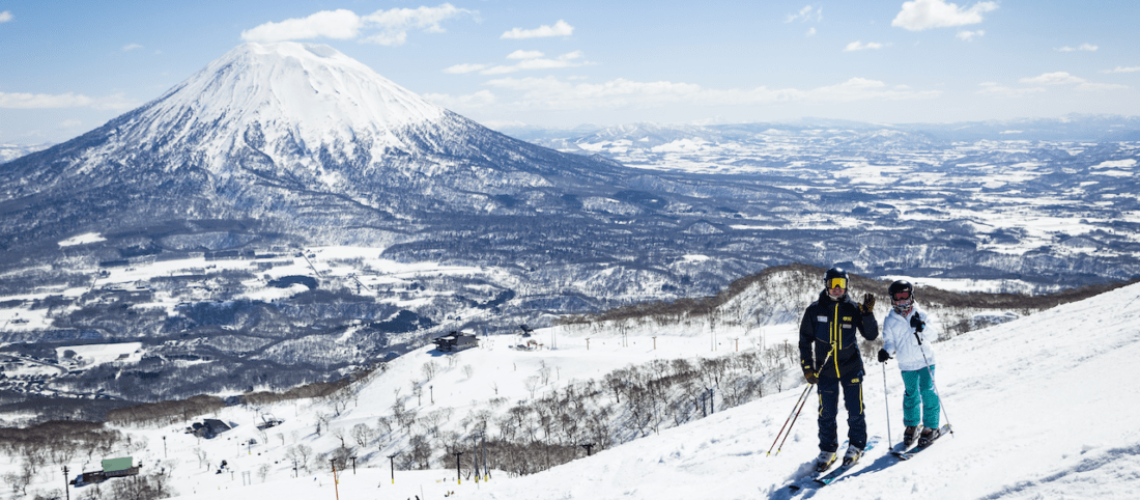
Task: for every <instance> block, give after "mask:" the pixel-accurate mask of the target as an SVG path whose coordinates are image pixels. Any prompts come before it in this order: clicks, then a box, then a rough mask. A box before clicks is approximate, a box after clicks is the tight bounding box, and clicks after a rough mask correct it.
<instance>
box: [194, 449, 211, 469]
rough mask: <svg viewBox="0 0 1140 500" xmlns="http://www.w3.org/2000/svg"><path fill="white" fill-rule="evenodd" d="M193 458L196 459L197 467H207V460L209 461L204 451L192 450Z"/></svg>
mask: <svg viewBox="0 0 1140 500" xmlns="http://www.w3.org/2000/svg"><path fill="white" fill-rule="evenodd" d="M194 456H196V457H198V466H199V467H206V466H207V465H208V463H209V462H207V459H209V456H207V455H206V450H203V449H202V448H194Z"/></svg>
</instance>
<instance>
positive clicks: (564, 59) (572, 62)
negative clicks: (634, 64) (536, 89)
mask: <svg viewBox="0 0 1140 500" xmlns="http://www.w3.org/2000/svg"><path fill="white" fill-rule="evenodd" d="M536 54H537V56H538V57H535V55H536ZM583 57H585V54H583V53H582V51H580V50H575V51H574V52H569V53H566V54H562V55H560V56H558V58H557V59H548V58H544V57H542V53H541V52H524V51H516V52H513V53H511V54H510V55H508V56H507V59H521V60H520V61H519V62H517V63H515V64H514V65H510V66H508V65H498V66H493V67H490V68H487V67H485V66H482V65H476V64H472V65H462V64H461V65H457V66H470V67H475V66H480V68H479V70H478V71H479V72H480V74H483V75H505V74H508V73H515V72H518V71H525V70H529V69H556V68H572V67H577V66H588V65H591V64H593V63H591V62H588V61H578V60H579V59H582V58H583ZM452 68H456V66H452ZM448 69H451V68H448ZM464 69H467V68H464ZM445 71H447V70H445ZM471 71H476V70H471ZM448 72H450V73H458V72H459V71H448Z"/></svg>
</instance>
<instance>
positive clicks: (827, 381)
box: [818, 370, 867, 452]
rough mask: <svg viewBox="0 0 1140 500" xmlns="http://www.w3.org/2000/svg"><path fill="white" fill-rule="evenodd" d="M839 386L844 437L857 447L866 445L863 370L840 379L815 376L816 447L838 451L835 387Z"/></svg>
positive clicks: (837, 412)
mask: <svg viewBox="0 0 1140 500" xmlns="http://www.w3.org/2000/svg"><path fill="white" fill-rule="evenodd" d="M841 387H842V389H843V404H844V406H845V407H846V408H847V440H848V442H849V443H850V444H851V445H853V446H855V447H857V448H859V449H863V447H865V446H867V420H866V419H865V418H864V413H863V371H862V370H860V371H859V372H858V373H856V374H855V375H854V376H846V377H843V378H832V377H826V378H820V379H819V386H818V390H819V450H820V451H831V452H834V451H837V450H839V436H838V428H837V425H836V422H835V419H836V417H838V416H839V390H840V388H841Z"/></svg>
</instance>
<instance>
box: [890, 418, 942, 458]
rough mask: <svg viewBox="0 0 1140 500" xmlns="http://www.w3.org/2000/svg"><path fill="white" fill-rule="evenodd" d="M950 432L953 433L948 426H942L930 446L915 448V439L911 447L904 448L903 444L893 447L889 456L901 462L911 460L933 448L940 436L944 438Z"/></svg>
mask: <svg viewBox="0 0 1140 500" xmlns="http://www.w3.org/2000/svg"><path fill="white" fill-rule="evenodd" d="M951 432H953V431H951V430H950V424H946V425H943V426H942V428H940V429H938V437H937V438H934V441H931V442H930V444H928V445H926V446H917V444H916V443H917V442H918V440H917V439H915V442H914V443H911V446H905V445H904V444H903V443H899V444H897V445H895V447H894V448H892V449H891V455H894V456H895V457H896V458H898V459H899V460H903V461H906V460H910V459H911V458H914V456H915V455H917V454H918V453H920V452H922V451H923V450H925V449H927V448H930V447H931V446H933V445H934V442H935V441H938V439H939V438H941V437H942V436H945V435H947V434H950V433H951Z"/></svg>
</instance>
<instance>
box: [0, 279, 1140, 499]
mask: <svg viewBox="0 0 1140 500" xmlns="http://www.w3.org/2000/svg"><path fill="white" fill-rule="evenodd" d="M559 332H561V330H557V331H556V330H554V329H551V330H539V331H538V332H536V335H535V336H534V337H533V339H537V340H538V341H539V342H540V343H542V344H543V347H542V349H540V350H535V351H527V350H519V349H514V348H512V347H513V346H514V345H515V342H516V340H515V339H514V337H511V336H499V337H490V338H489V339H486V340H484V342H483V345H481V346H480V347H479V348H478V349H473V350H468V351H464V352H461V353H459V354H454V355H442V354H440V353H438V352H435V351H432V350H431V349H430V348H424V349H421V350H418V351H414V352H412V353H410V354H408V355H406V356H403V357H401V358H399V359H397V360H395V361H393V362H392V363H390V367H389V370H388V372H387V373H385V374H383V375H381V376H379V377H377V378H375V379H373V380H372V381H370V382H368V383H367V384H365V385H364V386H362V387H360V389H359V393H358V394H359V398H358V401H357V402H356V403H355V404H354V405H350V406H349V408H348V409H347V410H346V411H345V412H344V413H343V414H342V415H341V416H339V417H336V418H334V419H333V420H332V421H331V423H330V425H331V427H332V428H333V429H336V428H342V429H347V428H349V427H351V426H353V425H355V424H357V423H360V422H368V421H373V420H374V419H375V418H376V417H377V416H379V415H380V414H383V413H384V412H385V407H387V406H390V405H391V403H392V402H393V398H394V397H395V396H394V394H393V393H394V390H395V389H397V388H400V387H403V388H404V393H405V397H406V393H407V392H408V387H409V386H410V383H411V382H413V381H416V380H420V375H421V373H420V368H421V366H422V365H424V364H425V363H428V362H431V361H436V362H438V363H441V364H444V365H448V367H446V368H442V369H441V371H440V373H439V374H438V375H437V376H436V377H435V378H434V379H433V380H432V381H431V385H433V390H432V392H431V393H430V395H429V394H428V393H425V394H424V395H423V397H422V401H420V402H419V403H418V405H417V402H416V398H412V400H411V405H413V407H415V408H419V409H420V411H421V412H427V411H432V410H433V409H438V408H442V407H454V408H456V417H455V418H458V417H459V416H460V415H462V414H464V413H465V412H466V408H465V406H466V405H467V404H469V402H474V401H476V400H479V399H482V398H487V397H491V396H492V394H498V395H499V396H502V397H506V398H508V399H510V400H512V401H513V400H527V399H530V398H533V397H534V395H533V394H531V392H530V391H529V390H528V389H527V388H526V387H525V386H524V383H523V379H524V378H525V377H526V376H529V375H530V374H533V373H534V372H535V371H536V369H537V368H538V367H539V366H549V367H553V368H555V370H556V371H555V373H554V376H553V377H551V378H552V380H551V382H550V384H549V385H548V386H546V387H540V388H538V391H543V390H548V389H549V388H551V387H558V386H559V384H565V383H568V382H569V380H571V379H577V380H584V379H585V378H588V377H601V376H603V375H604V374H605V373H607V372H608V371H609V370H612V369H614V368H618V367H622V366H625V365H626V364H628V363H643V362H645V361H648V360H651V359H654V358H662V359H668V358H678V357H685V358H691V357H694V356H715V355H724V354H727V353H728V352H729V351H730V350H731V349H733V348H734V347H735V346H733V344H732V342H731V340H730V339H719V340H717V341H716V346H714V345H711V344H710V339H709V338H708V337H707V336H706V337H704V338H702V337H699V336H696V337H694V336H692V335H688V334H686V332H681V331H675V332H662V333H660V334H658V335H657V336H656V338H647V337H632V338H629V339H626V340H623V339H622V337H621V336H620V334H618V333H616V332H613V333H611V334H608V335H607V333H606V332H604V331H603V332H591V333H590V334H589V337H590V339H589V340H587V339H586V338H584V337H585V335H582V336H569V335H565V334H562V333H559ZM740 345H741V348H745V349H747V348H751V344H749V343H747V342H741V343H740ZM554 346H556V348H552V347H554ZM713 347H716V349H717V351H713ZM934 349H935V352H936V353H937V356H938V360H939V361H938V366H937V368H938V369H937V373H936V375H937V379H936V381H937V388H938V391H939V392H940V393H941V396H942V403H943V410H944V411H943V414H942V421H943V423H946V422H949V423H950V424H952V425H953V428H954V430H955V432H954V434H953V435H949V436H946V437H944V438H942V440H940V441H939V442H938V443H937V444H936V445H935V446H934V447H932V448H931V449H929V450H927V451H925V452H924V453H922V454H920V455H918V456H916V457H915V458H914V459H913V460H910V461H908V462H898V461H897V460H896V459H895V458H893V457H892V456H891V455H889V454H888V453H887V450H888V448H889V445H890V444H892V443H897V442H898V441H899V439H900V437H901V434H902V424H901V419H902V408H901V400H902V393H903V388H902V381H901V377H900V375H899V371H898V368H897V365H896V364H895V363H894V362H893V361H891V362H888V363H887V364H885V365H881V364H879V363H875V362H869V363H867V370H868V371H867V374H866V377H865V383H864V387H863V389H864V401H865V404H866V412H867V421H868V427H869V429H868V430H869V433H870V434H871V435H872V436H878V437H880V438H881V439H882V444H881V445H880V446H878V447H877V448H875V449H873V450H871V451H869V452H868V454H867V455H865V456H864V457H863V459H862V461H861V462H860V463H859V464H858V465H857V466H856V468H855V469H853V470H852V471H851V472H850V473H848V474H847V475H846V476H845V477H844V478H843V479H841V480H839V481H838V482H836V483H834V484H832V485H831V486H828V487H826V488H823V489H816V488H814V487H812V486H810V485H808V486H807V487H806V488H805V489H803V490H800V491H798V492H793V491H791V490H790V489H788V488H787V486H788V485H789V484H791V483H792V482H793V481H795V480H796V478H797V477H800V476H802V475H804V474H805V473H806V472H807V471H808V469H809V467H810V465H809V464H810V463H811V461H812V459H813V458H814V457H815V455H816V454H817V452H818V449H817V446H816V444H817V441H816V436H815V434H816V423H815V421H814V419H813V418H811V414H812V413H814V412H813V408H810V407H811V406H812V404H814V403H812V404H809V409H807V410H805V415H804V416H803V417H801V418H800V420H799V421H798V422H797V423H796V425H795V427H794V429H793V430H792V432H791V437H790V438H789V439H788V441H787V443H786V444H784V445H783V448H782V452H780V453H779V454H778V455H772V456H769V455H768V454H767V451H768V449H769V448H770V447H771V445H772V444H773V440H774V439H775V437H776V434H777V432H778V431H779V430H780V427H781V425H782V424H783V423H784V422H785V420H786V418H787V417H788V415H789V412H790V410H791V409H792V407H793V404H794V403H795V401H796V399H797V397H798V396H799V395H800V394H801V392H802V391H803V389H804V386H803V385H802V384H801V383H800V382H798V375H796V374H794V373H792V374H790V375H789V380H793V379H795V380H797V382H796V383H794V384H788V385H786V386H785V388H784V391H783V392H781V393H778V394H776V395H773V396H769V397H766V398H762V399H759V400H757V401H754V402H752V403H748V404H744V405H742V406H739V407H735V408H732V409H728V410H725V411H721V410H720V409H719V408H718V409H717V412H716V413H715V414H713V415H711V416H709V417H707V418H704V419H699V420H697V421H695V422H692V423H689V424H685V425H682V426H680V427H676V428H671V429H664V430H662V431H661V432H660V434H655V435H650V436H648V437H645V438H641V439H637V440H634V441H631V442H629V443H626V444H621V445H616V446H612V447H610V448H608V449H605V450H600V451H597V450H595V452H594V454H593V456H591V457H583V458H580V459H578V460H575V461H573V462H570V463H568V464H566V465H563V466H560V467H556V468H554V469H551V470H548V471H545V472H542V473H538V474H534V475H530V476H523V477H510V476H508V475H507V474H506V473H504V472H501V471H498V472H496V471H492V475H493V477H492V479H491V480H490V481H489V482H475V481H474V480H471V479H466V478H465V479H463V480H462V483H459V482H458V481H457V480H456V477H455V474H454V469H451V470H448V469H440V470H431V471H399V470H397V471H396V472H395V482H394V483H393V482H392V479H391V472H390V471H389V468H388V460H387V458H386V457H384V456H380V455H379V453H377V452H375V451H373V452H366V451H364V450H361V452H360V453H361V457H360V458H359V459H358V464H357V470H356V471H355V472H353V471H351V470H349V471H341V475H340V482H339V484H336V485H334V484H333V482H332V473H331V471H327V470H319V469H314V470H313V471H312V472H309V473H304V472H302V473H301V474H300V477H298V478H294V477H293V474H294V473H293V471H292V470H291V468H290V467H289V466H288V465H285V464H287V463H288V462H287V461H285V460H283V453H284V450H285V448H286V447H287V446H292V445H293V444H294V443H301V442H304V443H307V444H309V445H311V446H312V447H313V449H314V452H326V451H331V450H332V449H334V448H335V447H336V446H337V443H338V442H337V440H336V439H335V438H334V437H332V436H330V434H331V433H330V432H326V433H325V434H324V436H323V437H320V438H318V437H316V436H315V435H314V434H313V432H312V428H313V426H314V422H316V415H318V414H325V415H328V414H329V409H328V408H326V407H325V406H324V404H322V403H318V404H313V405H309V404H308V403H302V404H296V403H287V404H284V405H279V406H276V407H273V408H265V409H263V410H271V411H272V412H273V413H274V414H275V415H276V416H277V417H283V418H284V419H285V420H286V422H285V424H283V425H282V426H280V427H278V428H274V429H270V430H269V433H268V439H264V438H263V435H259V434H258V433H257V431H256V430H255V429H253V425H250V422H251V421H252V420H254V416H253V415H252V410H250V409H249V408H245V407H230V408H226V409H225V410H223V411H222V412H220V415H219V417H220V418H223V419H224V420H227V421H231V422H238V423H239V425H238V427H236V428H235V429H234V430H233V431H230V432H228V433H226V434H223V435H222V436H219V437H218V438H215V439H212V440H202V441H201V442H197V440H195V439H194V438H193V437H190V436H188V435H186V434H182V433H181V428H180V427H179V426H174V427H166V428H161V429H150V428H143V429H135V428H129V429H124V430H125V431H127V432H130V433H131V434H132V435H133V436H140V435H141V436H143V437H145V438H146V439H147V440H148V441H149V443H150V446H149V448H148V449H147V450H146V451H143V452H140V453H136V454H135V457H136V461H137V462H141V463H143V464H150V465H149V466H150V467H159V465H158V464H162V465H161V466H162V467H167V466H171V467H173V469H174V470H173V473H172V475H171V484H170V486H172V487H173V488H174V489H175V490H176V491H177V492H178V493H179V494H180V495H181V496H179V497H176V498H182V499H211V500H245V499H248V498H273V499H275V500H302V499H303V500H311V499H318V498H329V499H333V498H337V497H338V495H339V498H344V499H352V498H396V499H405V498H414V497H415V496H419V498H421V499H424V500H426V499H437V498H443V497H444V495H445V494H446V493H448V492H455V495H453V496H455V497H458V498H468V499H496V500H506V499H511V500H513V499H519V500H521V499H528V500H529V499H589V500H595V499H652V500H692V499H705V498H715V499H756V498H771V499H789V498H801V497H802V498H818V499H830V498H836V499H838V498H876V499H893V498H900V499H901V498H923V499H987V500H997V499H1031V498H1104V499H1134V498H1136V491H1140V424H1137V423H1136V422H1135V416H1137V415H1140V387H1138V386H1137V384H1134V383H1131V382H1130V381H1131V379H1132V376H1131V375H1132V369H1131V368H1132V364H1133V363H1134V360H1136V359H1138V358H1140V284H1138V285H1131V286H1128V287H1124V288H1121V289H1118V290H1115V291H1112V292H1109V293H1105V294H1102V295H1100V296H1096V297H1093V298H1091V299H1088V300H1085V301H1082V302H1077V303H1071V304H1066V305H1062V306H1058V307H1056V308H1054V309H1050V310H1047V311H1044V312H1041V313H1038V314H1035V315H1032V316H1027V317H1023V318H1021V319H1018V320H1015V321H1011V322H1008V323H1005V324H1001V325H997V326H994V327H991V328H988V329H984V330H978V331H974V332H971V333H968V334H964V335H961V336H958V337H955V338H953V339H951V340H948V341H944V342H939V343H937V344H935V346H934ZM448 356H456V362H455V363H450V364H449V363H446V361H447V359H448ZM465 365H471V366H472V367H473V370H465V369H462V367H465ZM884 385H885V387H884ZM884 389H885V391H886V394H884ZM492 391H493V392H492ZM811 401H813V402H814V397H812V398H811ZM888 411H889V412H890V420H889V424H890V431H891V434H889V435H888V418H887V416H886V413H887V412H888ZM842 413H843V412H842V410H841V414H842ZM839 425H840V435H841V436H842V435H844V434H845V432H846V428H845V422H844V418H843V417H842V416H841V417H840V419H839ZM278 433H280V434H278ZM164 437H165V438H167V439H165V440H164ZM255 437H256V438H257V439H258V441H259V444H258V445H256V446H252V447H248V446H247V445H245V442H246V441H248V439H249V438H255ZM841 440H842V437H841ZM163 445H168V446H169V449H168V450H167V451H165V452H164V450H163ZM196 447H201V449H203V450H204V451H206V452H207V453H208V455H209V459H208V460H209V461H211V462H212V463H214V464H215V466H216V462H218V461H220V460H221V459H226V460H228V461H229V463H230V466H231V469H232V470H233V471H234V472H233V474H215V473H214V470H213V469H214V468H216V467H211V468H210V469H209V470H203V469H204V468H203V467H202V466H201V465H199V463H198V460H197V459H196V458H194V457H195V453H194V451H193V450H194V449H195V448H196ZM468 459H469V457H468V456H466V455H465V456H464V460H465V461H466V460H468ZM77 460H78V459H77ZM171 464H173V465H171ZM263 464H271V465H270V469H271V471H270V472H269V473H268V474H267V476H266V478H265V479H264V480H262V479H261V477H260V474H259V473H257V472H256V471H258V470H260V467H261V466H262V465H263ZM76 465H78V464H76ZM9 467H11V466H9ZM5 470H7V469H5ZM250 471H255V472H254V473H253V474H252V475H251V476H252V479H251V480H246V481H243V474H242V472H250ZM56 477H57V478H58V476H56ZM247 477H250V475H247ZM243 483H251V484H245V485H243ZM44 486H48V485H46V484H45V485H44ZM85 488H86V487H85ZM334 488H335V490H334ZM80 493H82V491H77V492H72V495H73V496H74V495H76V494H80ZM3 494H5V495H8V494H10V492H9V491H5V492H3ZM6 498H14V497H11V496H8V497H6Z"/></svg>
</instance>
